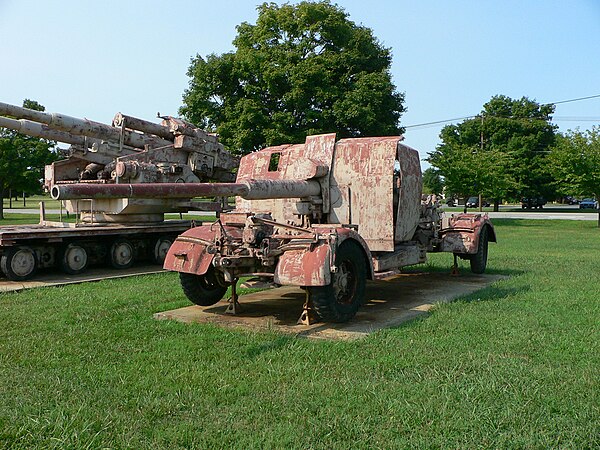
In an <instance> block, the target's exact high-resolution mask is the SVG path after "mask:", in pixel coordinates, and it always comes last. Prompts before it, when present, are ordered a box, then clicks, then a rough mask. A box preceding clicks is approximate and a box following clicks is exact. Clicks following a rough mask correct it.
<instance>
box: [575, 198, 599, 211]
mask: <svg viewBox="0 0 600 450" xmlns="http://www.w3.org/2000/svg"><path fill="white" fill-rule="evenodd" d="M596 208H598V202H597V201H596V199H595V198H584V199H583V200H581V201H580V202H579V209H596Z"/></svg>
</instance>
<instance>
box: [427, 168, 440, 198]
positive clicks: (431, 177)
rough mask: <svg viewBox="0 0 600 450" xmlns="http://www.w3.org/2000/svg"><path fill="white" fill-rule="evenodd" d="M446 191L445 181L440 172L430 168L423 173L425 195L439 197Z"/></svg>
mask: <svg viewBox="0 0 600 450" xmlns="http://www.w3.org/2000/svg"><path fill="white" fill-rule="evenodd" d="M443 191H444V179H443V178H442V176H441V175H440V171H439V170H436V169H434V168H433V167H429V168H427V169H425V171H424V172H423V193H425V194H436V195H439V194H441V193H442V192H443Z"/></svg>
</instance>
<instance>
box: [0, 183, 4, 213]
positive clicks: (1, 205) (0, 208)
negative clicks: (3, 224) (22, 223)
mask: <svg viewBox="0 0 600 450" xmlns="http://www.w3.org/2000/svg"><path fill="white" fill-rule="evenodd" d="M3 184H4V183H2V182H1V181H0V186H2V185H3ZM4 192H5V189H4V188H0V197H1V198H0V200H2V201H1V202H0V220H4Z"/></svg>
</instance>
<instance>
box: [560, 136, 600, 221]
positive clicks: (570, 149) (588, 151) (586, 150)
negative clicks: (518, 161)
mask: <svg viewBox="0 0 600 450" xmlns="http://www.w3.org/2000/svg"><path fill="white" fill-rule="evenodd" d="M548 166H549V168H550V172H551V173H552V174H553V175H554V178H555V180H556V182H555V184H556V187H557V189H558V191H559V192H561V193H562V194H569V195H581V196H593V197H595V198H596V199H600V127H594V128H592V129H591V130H586V131H579V130H577V131H569V132H567V133H566V134H565V135H559V136H558V139H557V141H556V145H555V146H554V148H553V149H552V151H551V152H550V154H549V155H548ZM598 214H599V215H598V226H599V227H600V211H599V212H598Z"/></svg>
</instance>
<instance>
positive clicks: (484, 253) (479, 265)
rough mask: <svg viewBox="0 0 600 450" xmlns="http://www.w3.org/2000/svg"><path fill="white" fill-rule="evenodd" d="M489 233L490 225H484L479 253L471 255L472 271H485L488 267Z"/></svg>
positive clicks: (478, 247) (480, 236) (480, 237)
mask: <svg viewBox="0 0 600 450" xmlns="http://www.w3.org/2000/svg"><path fill="white" fill-rule="evenodd" d="M488 234H489V230H488V227H487V226H484V227H483V228H482V229H481V234H480V235H479V245H478V246H477V253H475V254H473V255H470V256H469V260H470V262H471V272H473V273H483V272H485V268H486V267H487V257H488V240H489V237H488Z"/></svg>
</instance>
